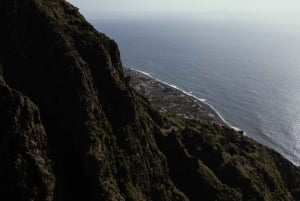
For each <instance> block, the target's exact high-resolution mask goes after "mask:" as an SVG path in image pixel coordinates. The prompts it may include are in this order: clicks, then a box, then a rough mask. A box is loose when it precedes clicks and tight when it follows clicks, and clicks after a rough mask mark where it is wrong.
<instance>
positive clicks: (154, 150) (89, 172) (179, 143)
mask: <svg viewBox="0 0 300 201" xmlns="http://www.w3.org/2000/svg"><path fill="white" fill-rule="evenodd" d="M0 26H1V30H2V31H1V32H0V44H1V45H0V160H1V163H0V175H1V177H0V186H1V188H0V199H1V200H8V201H22V200H24V201H29V200H30V201H75V200H78V201H81V200H82V201H83V200H84V201H102V200H111V201H122V200H126V201H127V200H128V201H135V200H153V201H154V200H155V201H159V200H161V201H170V200H172V201H173V200H174V201H187V200H191V201H196V200H224V201H225V200H228V201H229V200H272V201H274V200H300V193H299V192H300V190H299V186H300V171H299V168H297V167H295V166H294V165H292V164H291V163H290V162H289V161H287V160H285V159H284V158H283V157H281V156H280V155H279V154H278V153H276V152H274V151H272V150H270V149H268V148H266V147H264V146H262V145H260V144H258V143H256V142H254V141H253V140H251V139H249V138H247V137H245V136H241V135H240V134H239V133H236V132H235V131H233V130H232V129H230V128H227V127H224V126H223V127H222V126H218V125H209V124H207V125H206V124H203V123H199V122H196V121H187V120H184V119H180V118H179V117H176V116H168V115H162V114H160V113H159V112H157V111H156V110H155V109H153V108H152V106H151V105H150V104H149V102H148V101H147V100H146V99H144V98H143V97H141V96H140V95H138V94H137V93H136V92H135V91H134V90H133V89H131V87H130V86H129V84H128V80H127V79H126V78H125V76H124V74H123V68H122V63H121V60H120V53H119V50H118V47H117V44H116V43H115V42H114V41H113V40H111V39H110V38H108V37H107V36H105V35H104V34H102V33H99V32H98V31H96V30H95V29H94V28H93V27H92V26H91V25H90V24H88V23H87V22H86V20H85V19H84V17H83V16H81V15H80V14H79V12H78V9H77V8H75V7H73V6H72V5H70V4H69V3H67V2H66V1H64V0H52V1H51V0H22V1H21V0H13V1H12V0H2V1H1V2H0Z"/></svg>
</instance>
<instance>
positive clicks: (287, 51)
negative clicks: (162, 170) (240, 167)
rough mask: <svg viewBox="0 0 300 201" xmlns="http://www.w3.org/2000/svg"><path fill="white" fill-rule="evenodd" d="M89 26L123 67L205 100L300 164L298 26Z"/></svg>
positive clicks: (164, 22) (199, 22) (218, 22)
mask: <svg viewBox="0 0 300 201" xmlns="http://www.w3.org/2000/svg"><path fill="white" fill-rule="evenodd" d="M92 23H93V24H94V26H95V27H96V28H98V29H99V30H100V31H102V32H105V33H106V34H107V35H109V36H110V37H112V38H113V39H114V40H116V41H117V43H118V44H119V48H120V51H121V56H122V60H123V65H124V66H126V67H132V68H135V69H138V70H141V71H144V72H147V73H150V74H151V75H152V76H154V77H156V78H158V79H160V80H163V81H165V82H167V83H170V84H172V85H176V86H177V87H179V88H181V89H184V90H185V91H187V92H192V93H193V95H194V96H196V97H198V98H200V99H205V100H206V102H207V103H208V104H210V105H212V106H213V107H214V108H215V109H216V110H217V111H218V112H219V113H220V114H221V116H222V117H223V118H224V119H225V120H226V121H227V122H229V124H231V125H232V126H235V127H238V128H240V129H241V130H243V131H245V132H246V133H247V135H248V136H250V137H252V138H254V139H256V140H257V141H259V142H261V143H262V144H265V145H267V146H269V147H271V148H273V149H274V150H277V151H278V152H280V153H281V154H283V155H284V156H285V157H286V158H288V159H289V160H291V161H292V162H293V163H295V164H296V165H298V166H299V165H300V56H299V53H300V26H299V25H300V24H292V23H287V24H285V23H282V22H281V23H280V24H279V23H276V22H272V23H270V22H263V21H261V22H259V21H254V20H253V21H251V20H245V21H243V20H233V19H221V18H218V19H210V18H203V19H202V18H197V19H189V20H187V19H186V20H184V19H181V20H172V19H171V18H170V19H159V20H158V19H156V20H122V21H117V20H114V21H109V20H107V21H101V20H99V21H93V22H92ZM294 23H297V22H294ZM299 23H300V21H299Z"/></svg>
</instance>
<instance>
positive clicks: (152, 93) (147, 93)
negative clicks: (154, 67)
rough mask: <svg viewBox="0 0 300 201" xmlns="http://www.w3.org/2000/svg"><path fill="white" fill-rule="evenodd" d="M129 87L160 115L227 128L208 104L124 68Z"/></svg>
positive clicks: (145, 75)
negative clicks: (145, 99)
mask: <svg viewBox="0 0 300 201" xmlns="http://www.w3.org/2000/svg"><path fill="white" fill-rule="evenodd" d="M124 71H125V75H126V76H127V77H128V79H129V80H130V81H129V82H130V85H131V86H132V87H133V88H134V89H135V90H136V91H137V92H138V93H140V94H141V95H143V96H144V97H146V98H147V99H148V100H149V101H150V102H151V104H152V105H153V106H154V107H155V108H156V109H158V110H159V111H160V112H162V113H169V114H172V115H177V116H180V117H182V118H185V119H192V120H197V121H200V122H203V123H206V124H207V123H209V124H218V125H221V126H229V125H228V124H227V123H226V122H224V120H223V119H222V118H221V117H220V116H219V115H218V113H217V112H216V111H215V110H214V109H213V108H211V106H209V105H208V104H206V103H204V102H203V101H200V100H198V99H196V98H195V97H193V96H192V95H189V94H188V93H184V92H183V91H181V90H179V89H177V88H175V87H172V86H170V85H168V84H167V83H164V82H162V81H160V80H158V79H155V78H154V77H152V76H150V75H148V74H146V73H143V72H140V71H138V70H135V69H131V68H125V69H124Z"/></svg>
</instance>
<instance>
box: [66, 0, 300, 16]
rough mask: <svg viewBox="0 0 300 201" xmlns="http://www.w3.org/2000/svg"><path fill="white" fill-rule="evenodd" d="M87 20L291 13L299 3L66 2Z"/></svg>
mask: <svg viewBox="0 0 300 201" xmlns="http://www.w3.org/2000/svg"><path fill="white" fill-rule="evenodd" d="M69 2H71V3H73V4H74V5H75V6H77V7H79V8H80V11H81V12H82V13H83V14H84V15H86V16H87V17H88V18H97V17H105V16H106V17H109V16H143V15H145V16H146V15H151V14H153V13H156V14H168V13H176V12H186V13H187V12H190V13H202V12H205V13H207V12H213V13H254V12H256V13H279V14H284V13H294V14H297V15H299V14H300V1H299V0H185V1H183V0H69Z"/></svg>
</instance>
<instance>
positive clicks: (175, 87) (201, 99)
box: [129, 68, 246, 135]
mask: <svg viewBox="0 0 300 201" xmlns="http://www.w3.org/2000/svg"><path fill="white" fill-rule="evenodd" d="M129 69H130V70H133V71H136V72H139V73H141V74H144V75H146V76H148V77H151V78H152V79H154V80H156V81H158V82H160V83H163V84H165V85H168V86H170V87H172V88H174V89H177V90H179V91H180V92H182V93H184V94H186V95H188V96H190V97H192V98H194V99H196V100H198V101H200V102H202V103H203V104H206V105H207V106H208V107H210V108H211V109H212V110H213V111H214V112H215V113H216V114H217V115H218V117H219V118H220V119H221V120H222V121H223V122H224V123H225V124H227V125H228V126H229V127H231V128H232V129H234V130H235V131H242V130H241V129H240V128H238V127H236V126H233V125H231V124H230V123H229V122H227V121H226V120H225V119H224V118H223V117H222V115H221V114H220V113H219V112H218V111H217V110H216V109H215V108H214V107H213V106H212V105H210V104H209V103H207V102H206V99H204V98H198V97H197V96H195V95H193V94H192V92H187V91H185V90H183V89H181V88H179V87H178V86H176V85H174V84H170V83H168V82H165V81H162V80H160V79H158V78H156V77H154V76H153V75H151V74H150V73H147V72H144V71H141V70H137V69H135V68H129ZM243 134H244V135H246V133H245V132H244V131H243Z"/></svg>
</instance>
